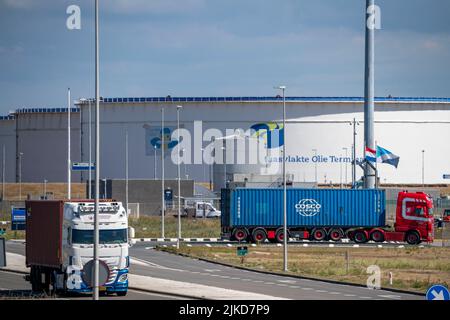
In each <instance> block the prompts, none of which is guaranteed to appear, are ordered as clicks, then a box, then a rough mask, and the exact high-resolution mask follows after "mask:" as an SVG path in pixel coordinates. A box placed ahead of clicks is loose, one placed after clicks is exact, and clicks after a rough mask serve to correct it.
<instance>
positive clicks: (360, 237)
mask: <svg viewBox="0 0 450 320" xmlns="http://www.w3.org/2000/svg"><path fill="white" fill-rule="evenodd" d="M353 238H354V241H355V242H356V243H366V242H367V235H366V233H365V232H364V230H359V231H356V232H355V235H354V236H353Z"/></svg>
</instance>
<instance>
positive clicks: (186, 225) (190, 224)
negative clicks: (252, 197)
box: [0, 216, 220, 240]
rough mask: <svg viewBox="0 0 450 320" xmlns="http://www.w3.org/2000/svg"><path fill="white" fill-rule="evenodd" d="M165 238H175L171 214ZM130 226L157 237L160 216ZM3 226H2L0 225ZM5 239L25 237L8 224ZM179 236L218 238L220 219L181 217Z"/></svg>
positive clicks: (141, 234)
mask: <svg viewBox="0 0 450 320" xmlns="http://www.w3.org/2000/svg"><path fill="white" fill-rule="evenodd" d="M164 222H165V223H164V224H165V226H164V229H165V237H166V238H176V237H177V232H178V231H177V230H178V219H177V218H174V217H172V216H169V217H166V218H165V220H164ZM129 223H130V226H132V227H133V228H134V229H135V231H136V238H159V237H161V218H160V217H147V216H145V217H141V218H139V219H130V220H129ZM0 227H3V226H0ZM0 236H1V237H4V238H5V239H7V240H9V239H25V232H24V231H11V230H10V227H9V226H8V227H7V229H6V234H4V235H0ZM181 236H182V237H183V238H219V237H220V219H188V218H182V219H181Z"/></svg>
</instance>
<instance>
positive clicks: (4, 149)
mask: <svg viewBox="0 0 450 320" xmlns="http://www.w3.org/2000/svg"><path fill="white" fill-rule="evenodd" d="M5 165H6V147H5V145H3V151H2V201H3V200H5V199H6V195H5V172H6V170H5Z"/></svg>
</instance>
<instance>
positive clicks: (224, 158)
mask: <svg viewBox="0 0 450 320" xmlns="http://www.w3.org/2000/svg"><path fill="white" fill-rule="evenodd" d="M221 149H222V150H223V170H224V171H223V182H224V185H223V187H224V188H226V187H227V159H226V157H227V151H226V150H227V148H225V147H222V148H221Z"/></svg>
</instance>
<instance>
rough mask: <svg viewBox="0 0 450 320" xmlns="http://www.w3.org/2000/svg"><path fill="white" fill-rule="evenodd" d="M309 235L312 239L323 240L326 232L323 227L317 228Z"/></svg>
mask: <svg viewBox="0 0 450 320" xmlns="http://www.w3.org/2000/svg"><path fill="white" fill-rule="evenodd" d="M311 236H312V238H313V240H316V241H323V240H325V238H326V236H327V232H326V231H325V229H322V228H318V229H314V230H313V232H312V235H311Z"/></svg>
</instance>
